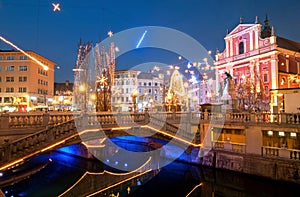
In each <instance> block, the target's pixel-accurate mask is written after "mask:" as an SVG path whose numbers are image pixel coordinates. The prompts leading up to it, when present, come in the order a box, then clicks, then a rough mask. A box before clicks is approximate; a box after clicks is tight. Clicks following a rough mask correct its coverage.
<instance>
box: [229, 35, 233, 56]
mask: <svg viewBox="0 0 300 197" xmlns="http://www.w3.org/2000/svg"><path fill="white" fill-rule="evenodd" d="M232 56H233V41H232V38H230V57H232Z"/></svg>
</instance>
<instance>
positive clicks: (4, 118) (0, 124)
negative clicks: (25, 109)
mask: <svg viewBox="0 0 300 197" xmlns="http://www.w3.org/2000/svg"><path fill="white" fill-rule="evenodd" d="M0 128H1V129H9V114H7V113H3V114H1V116H0Z"/></svg>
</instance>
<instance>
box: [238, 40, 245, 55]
mask: <svg viewBox="0 0 300 197" xmlns="http://www.w3.org/2000/svg"><path fill="white" fill-rule="evenodd" d="M243 53H244V42H240V44H239V54H243Z"/></svg>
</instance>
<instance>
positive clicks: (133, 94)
mask: <svg viewBox="0 0 300 197" xmlns="http://www.w3.org/2000/svg"><path fill="white" fill-rule="evenodd" d="M137 95H138V92H137V90H134V91H133V92H132V94H131V96H132V102H133V112H136V97H137Z"/></svg>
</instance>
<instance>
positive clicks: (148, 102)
mask: <svg viewBox="0 0 300 197" xmlns="http://www.w3.org/2000/svg"><path fill="white" fill-rule="evenodd" d="M137 79H138V109H139V111H143V110H152V109H160V108H161V107H162V104H163V103H164V96H163V95H164V91H163V89H164V88H165V87H164V85H165V84H164V83H163V80H164V79H163V78H162V77H161V76H160V75H158V76H157V75H155V74H153V73H152V72H139V73H138V76H137Z"/></svg>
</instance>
